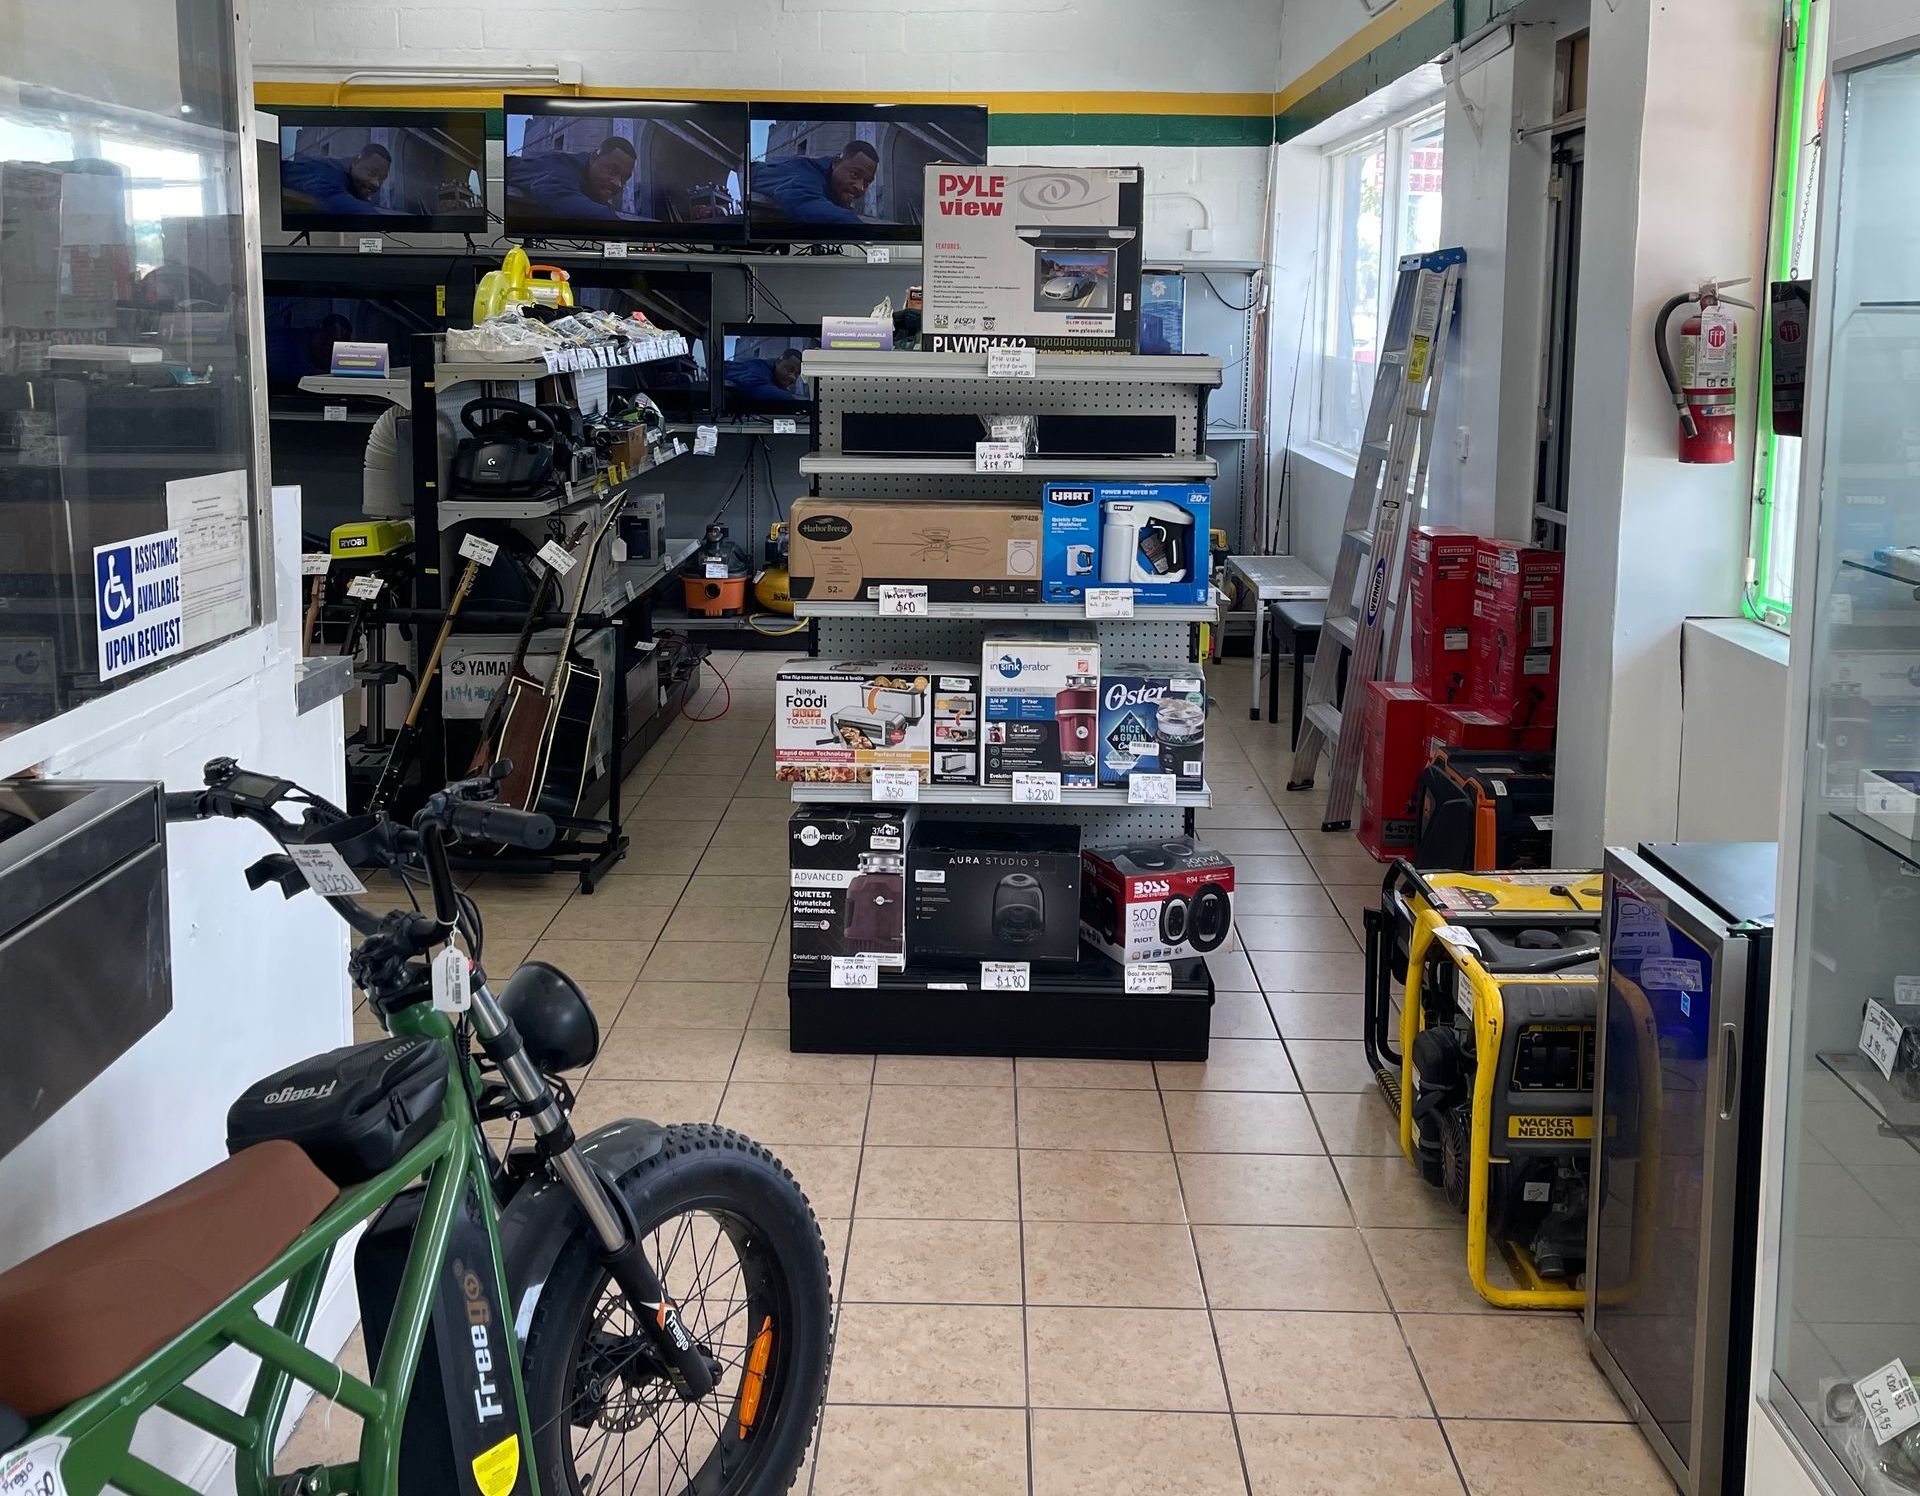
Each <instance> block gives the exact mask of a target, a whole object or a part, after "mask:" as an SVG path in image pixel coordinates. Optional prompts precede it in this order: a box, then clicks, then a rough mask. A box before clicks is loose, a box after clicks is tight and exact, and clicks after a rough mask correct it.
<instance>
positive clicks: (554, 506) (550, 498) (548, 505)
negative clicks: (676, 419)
mask: <svg viewBox="0 0 1920 1496" xmlns="http://www.w3.org/2000/svg"><path fill="white" fill-rule="evenodd" d="M685 455H686V448H685V447H683V446H680V445H679V444H678V443H676V444H675V447H674V448H670V449H668V450H666V451H664V452H660V451H656V453H655V454H654V456H653V457H652V458H651V459H650V460H649V461H647V462H646V463H645V464H643V465H642V466H640V467H629V468H628V469H627V470H626V473H625V474H624V475H623V476H622V477H619V478H616V479H608V478H607V476H606V475H605V474H602V475H601V476H600V477H599V478H595V479H592V480H589V481H585V482H579V483H567V484H563V485H561V486H560V487H559V488H558V489H556V490H555V491H554V492H552V493H550V494H547V495H545V496H543V497H541V498H537V499H442V500H440V502H439V505H438V506H437V513H438V516H439V522H440V528H441V529H442V530H450V529H452V528H453V527H454V526H455V525H459V524H465V523H467V522H469V521H472V520H476V519H545V518H546V517H547V516H548V515H550V514H564V513H566V512H567V510H569V509H578V508H579V507H580V506H581V505H583V504H591V503H593V502H594V501H596V500H606V499H609V498H611V497H612V496H613V495H614V494H615V493H617V492H619V491H620V490H621V489H622V488H625V487H626V486H627V485H628V484H629V483H633V482H635V481H637V480H638V479H640V478H644V477H645V476H646V475H647V474H648V473H651V472H653V471H655V470H656V469H658V468H661V467H664V466H666V464H668V463H669V462H672V461H673V460H674V458H676V457H683V456H685Z"/></svg>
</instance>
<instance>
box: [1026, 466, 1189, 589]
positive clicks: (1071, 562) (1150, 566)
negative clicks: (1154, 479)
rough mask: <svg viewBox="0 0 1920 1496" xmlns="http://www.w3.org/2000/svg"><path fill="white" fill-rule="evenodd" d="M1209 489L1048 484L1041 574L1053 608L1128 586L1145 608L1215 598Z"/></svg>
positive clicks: (1174, 485)
mask: <svg viewBox="0 0 1920 1496" xmlns="http://www.w3.org/2000/svg"><path fill="white" fill-rule="evenodd" d="M1212 493H1213V491H1212V489H1211V488H1210V487H1209V486H1208V485H1207V484H1205V483H1049V484H1048V485H1047V488H1046V495H1045V499H1044V513H1043V521H1044V528H1045V531H1046V540H1045V549H1044V553H1043V557H1042V561H1041V572H1042V575H1043V577H1044V579H1045V583H1046V597H1047V601H1048V602H1077V601H1079V600H1081V599H1082V598H1084V597H1085V596H1086V589H1087V588H1089V587H1130V588H1132V590H1133V595H1134V597H1135V598H1137V599H1138V600H1139V601H1140V602H1142V603H1169V604H1176V603H1202V604H1204V603H1205V602H1206V601H1207V599H1208V597H1209V595H1210V588H1211V582H1210V581H1209V575H1208V573H1209V568H1210V565H1211V563H1210V560H1209V557H1208V553H1207V544H1208V528H1207V527H1208V516H1209V515H1210V513H1211V511H1212Z"/></svg>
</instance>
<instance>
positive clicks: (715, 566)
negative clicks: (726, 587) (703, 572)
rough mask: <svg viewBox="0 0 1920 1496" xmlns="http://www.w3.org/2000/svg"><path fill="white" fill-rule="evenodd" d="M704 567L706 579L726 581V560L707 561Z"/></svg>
mask: <svg viewBox="0 0 1920 1496" xmlns="http://www.w3.org/2000/svg"><path fill="white" fill-rule="evenodd" d="M706 569H707V580H708V581H709V582H724V581H726V579H727V563H726V562H724V561H709V562H707V563H706Z"/></svg>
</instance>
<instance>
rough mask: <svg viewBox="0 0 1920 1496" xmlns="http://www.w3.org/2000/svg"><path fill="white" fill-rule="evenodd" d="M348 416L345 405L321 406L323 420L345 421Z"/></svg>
mask: <svg viewBox="0 0 1920 1496" xmlns="http://www.w3.org/2000/svg"><path fill="white" fill-rule="evenodd" d="M346 418H347V408H346V406H344V405H327V406H323V407H321V410H320V419H321V420H323V421H344V420H345V419H346Z"/></svg>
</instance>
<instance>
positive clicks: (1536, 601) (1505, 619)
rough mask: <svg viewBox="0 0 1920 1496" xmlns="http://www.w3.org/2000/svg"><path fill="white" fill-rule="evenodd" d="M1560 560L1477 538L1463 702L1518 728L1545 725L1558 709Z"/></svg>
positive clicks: (1553, 554)
mask: <svg viewBox="0 0 1920 1496" xmlns="http://www.w3.org/2000/svg"><path fill="white" fill-rule="evenodd" d="M1565 581H1566V557H1565V556H1563V555H1561V554H1560V553H1559V552H1558V551H1541V550H1535V549H1533V548H1532V547H1531V546H1524V545H1521V544H1520V543H1519V542H1518V541H1514V540H1488V539H1485V538H1483V539H1482V540H1481V541H1480V551H1479V555H1478V556H1477V558H1476V559H1475V564H1474V584H1473V691H1472V694H1471V695H1470V696H1469V698H1468V705H1470V706H1476V707H1479V708H1480V709H1481V710H1483V711H1486V712H1490V713H1492V714H1493V715H1494V716H1496V717H1499V718H1502V719H1503V720H1505V721H1507V722H1511V723H1513V724H1515V725H1516V726H1523V727H1535V726H1538V727H1545V726H1551V725H1552V724H1553V722H1554V721H1555V719H1556V716H1557V714H1558V710H1559V705H1560V615H1561V606H1560V603H1561V594H1562V590H1563V587H1564V584H1565Z"/></svg>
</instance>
